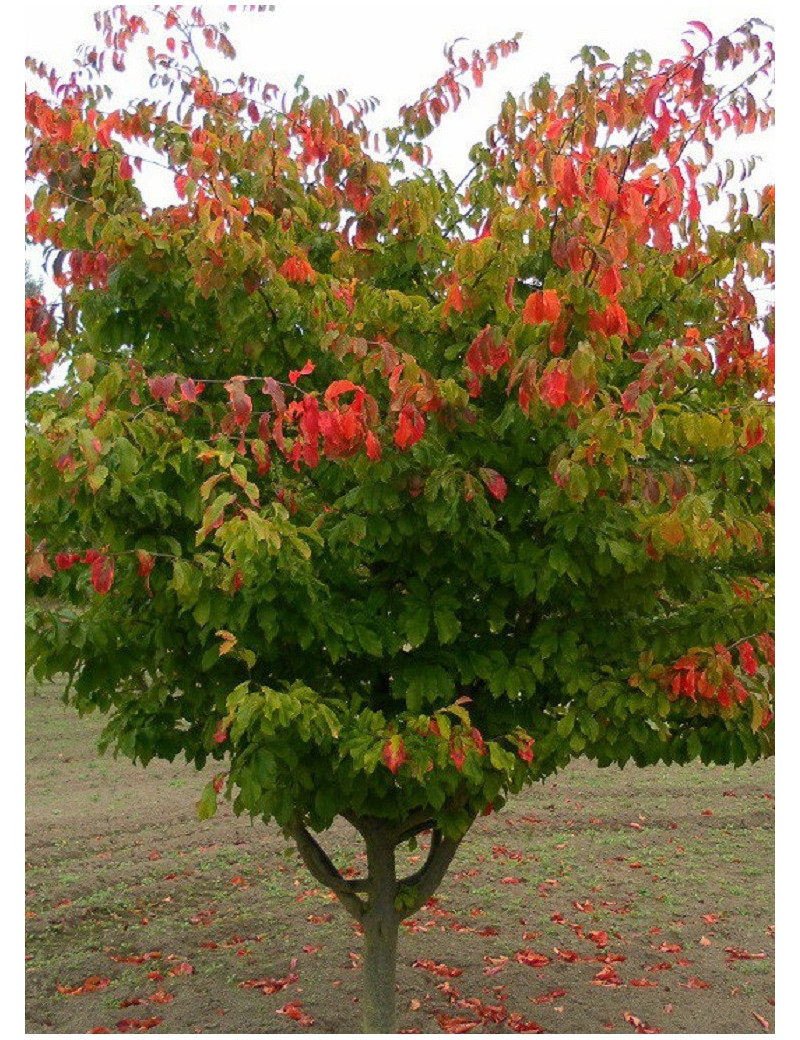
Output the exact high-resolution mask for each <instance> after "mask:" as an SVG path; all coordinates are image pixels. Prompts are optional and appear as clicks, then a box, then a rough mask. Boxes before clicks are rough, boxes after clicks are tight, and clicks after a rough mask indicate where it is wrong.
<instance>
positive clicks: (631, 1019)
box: [622, 1011, 662, 1033]
mask: <svg viewBox="0 0 800 1040" xmlns="http://www.w3.org/2000/svg"><path fill="white" fill-rule="evenodd" d="M622 1017H623V1018H624V1019H625V1021H626V1022H627V1023H628V1025H630V1026H633V1028H634V1030H635V1031H636V1032H637V1033H660V1032H662V1030H660V1029H655V1028H654V1027H652V1026H649V1025H648V1024H647V1023H646V1022H643V1021H642V1020H641V1019H640V1018H637V1017H636V1015H632V1014H631V1013H630V1011H624V1012H623V1014H622Z"/></svg>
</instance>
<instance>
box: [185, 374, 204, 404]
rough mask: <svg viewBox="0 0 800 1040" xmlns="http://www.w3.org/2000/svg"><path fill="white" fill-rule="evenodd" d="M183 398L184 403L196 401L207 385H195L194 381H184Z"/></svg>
mask: <svg viewBox="0 0 800 1040" xmlns="http://www.w3.org/2000/svg"><path fill="white" fill-rule="evenodd" d="M180 389H181V397H182V398H183V399H184V401H196V400H197V395H198V394H201V393H202V392H203V390H204V389H205V384H203V383H195V381H194V380H193V379H184V381H183V382H182V383H181V387H180Z"/></svg>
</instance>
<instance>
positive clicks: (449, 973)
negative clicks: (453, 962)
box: [411, 960, 463, 979]
mask: <svg viewBox="0 0 800 1040" xmlns="http://www.w3.org/2000/svg"><path fill="white" fill-rule="evenodd" d="M411 967H412V968H422V969H423V971H429V972H430V973H431V975H443V976H445V977H446V978H449V979H455V978H457V977H458V976H459V975H461V974H463V972H462V970H461V968H451V967H450V965H449V964H437V963H436V962H435V961H423V960H416V961H414V963H413V964H412V965H411Z"/></svg>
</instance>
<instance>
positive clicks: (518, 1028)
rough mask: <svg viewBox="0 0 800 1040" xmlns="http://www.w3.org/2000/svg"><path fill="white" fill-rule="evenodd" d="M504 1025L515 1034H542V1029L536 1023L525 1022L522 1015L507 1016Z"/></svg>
mask: <svg viewBox="0 0 800 1040" xmlns="http://www.w3.org/2000/svg"><path fill="white" fill-rule="evenodd" d="M506 1025H507V1026H508V1028H509V1029H513V1031H514V1032H515V1033H543V1032H544V1029H542V1027H541V1026H540V1025H539V1024H538V1023H537V1022H526V1021H525V1020H524V1019H523V1017H522V1015H516V1014H514V1015H509V1016H508V1018H507V1019H506Z"/></svg>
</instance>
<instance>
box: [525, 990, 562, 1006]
mask: <svg viewBox="0 0 800 1040" xmlns="http://www.w3.org/2000/svg"><path fill="white" fill-rule="evenodd" d="M566 992H567V991H566V990H565V989H554V990H551V991H550V992H549V993H543V994H542V995H541V996H540V997H530V998H529V999H530V1002H531V1004H550V1003H552V1002H553V1001H554V1000H558V998H559V997H563V996H565V995H566Z"/></svg>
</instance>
